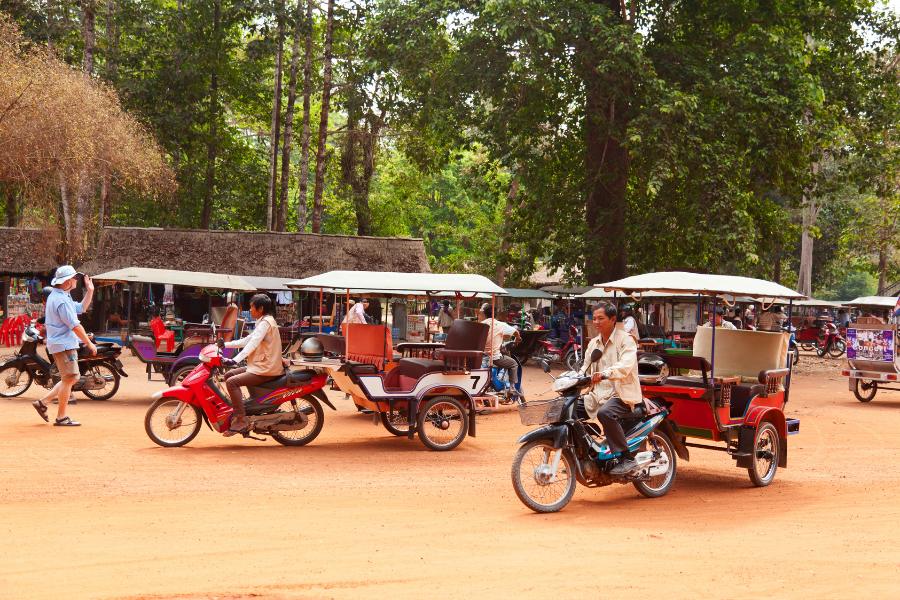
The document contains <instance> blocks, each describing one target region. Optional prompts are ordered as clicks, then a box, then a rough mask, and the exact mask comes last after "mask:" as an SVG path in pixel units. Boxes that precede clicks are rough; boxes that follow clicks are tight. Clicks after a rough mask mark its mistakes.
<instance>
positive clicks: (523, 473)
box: [511, 440, 577, 513]
mask: <svg viewBox="0 0 900 600" xmlns="http://www.w3.org/2000/svg"><path fill="white" fill-rule="evenodd" d="M554 452H556V449H555V448H553V444H551V443H550V442H549V441H548V440H534V441H531V442H528V443H527V444H525V445H524V446H522V447H521V448H519V451H518V452H516V456H515V458H513V463H512V470H511V475H512V484H513V490H515V492H516V496H518V497H519V500H521V501H522V504H524V505H525V506H527V507H528V508H530V509H531V510H533V511H534V512H539V513H552V512H558V511H560V510H562V509H563V508H565V506H566V505H567V504H568V503H569V501H570V500H571V499H572V496H573V495H575V485H576V483H577V482H576V480H575V458H574V457H573V456H572V454H571V453H570V452H568V451H566V450H563V451H562V456H561V457H560V459H559V468H558V469H557V471H556V477H555V478H553V479H552V480H551V479H550V478H549V468H550V466H551V461H552V459H553V455H554Z"/></svg>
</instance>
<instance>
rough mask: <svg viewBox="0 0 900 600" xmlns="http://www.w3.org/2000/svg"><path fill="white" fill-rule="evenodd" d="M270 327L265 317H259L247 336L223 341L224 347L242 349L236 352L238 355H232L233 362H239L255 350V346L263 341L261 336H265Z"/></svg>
mask: <svg viewBox="0 0 900 600" xmlns="http://www.w3.org/2000/svg"><path fill="white" fill-rule="evenodd" d="M270 328H271V326H270V325H269V321H268V320H267V319H261V320H260V321H259V322H257V323H256V326H255V327H254V328H253V333H251V334H250V335H248V336H247V337H243V338H241V339H239V340H232V341H230V342H225V347H226V348H243V350H241V351H240V352H238V355H237V356H235V357H234V362H238V363H239V362H241V361H242V360H244V359H246V358H247V356H248V355H249V354H250V353H251V352H253V351H254V350H256V348H257V346H259V344H260V343H261V342H262V341H263V338H265V337H266V334H267V333H269V329H270Z"/></svg>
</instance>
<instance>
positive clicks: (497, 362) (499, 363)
mask: <svg viewBox="0 0 900 600" xmlns="http://www.w3.org/2000/svg"><path fill="white" fill-rule="evenodd" d="M493 364H494V366H495V367H500V368H503V369H506V370H507V371H508V372H509V383H510V384H512V385H513V386H515V385H516V384H517V383H519V363H517V362H516V359H514V358H513V357H511V356H501V357H500V358H495V359H494V360H493Z"/></svg>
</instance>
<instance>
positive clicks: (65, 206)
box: [59, 171, 72, 256]
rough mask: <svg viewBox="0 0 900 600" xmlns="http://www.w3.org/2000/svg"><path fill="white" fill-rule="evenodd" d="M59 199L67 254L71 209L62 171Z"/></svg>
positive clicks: (70, 228)
mask: <svg viewBox="0 0 900 600" xmlns="http://www.w3.org/2000/svg"><path fill="white" fill-rule="evenodd" d="M59 201H60V206H61V207H62V217H63V236H62V238H63V242H64V243H65V245H66V255H67V256H68V255H69V250H68V248H69V246H70V245H71V235H72V209H71V207H70V206H69V186H68V183H67V182H66V177H65V175H63V173H62V171H60V173H59Z"/></svg>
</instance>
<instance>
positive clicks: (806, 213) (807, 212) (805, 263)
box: [797, 162, 821, 296]
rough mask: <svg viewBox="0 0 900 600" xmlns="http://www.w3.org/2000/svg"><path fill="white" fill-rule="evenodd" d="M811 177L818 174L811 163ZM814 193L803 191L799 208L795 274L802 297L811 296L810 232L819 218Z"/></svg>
mask: <svg viewBox="0 0 900 600" xmlns="http://www.w3.org/2000/svg"><path fill="white" fill-rule="evenodd" d="M811 169H812V175H813V177H815V176H816V175H817V174H818V172H819V164H818V163H816V162H814V163H812V167H811ZM814 194H815V191H814V189H813V188H810V189H808V190H805V191H804V194H803V203H802V207H801V209H800V210H801V217H800V219H801V223H802V225H801V230H800V270H799V272H798V273H797V291H798V292H800V293H801V294H803V295H804V296H812V266H813V245H814V239H813V236H812V230H813V228H814V227H815V226H816V221H817V220H818V218H819V210H820V209H821V205H820V204H819V202H818V201H817V200H816V198H814V197H813V196H814Z"/></svg>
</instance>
